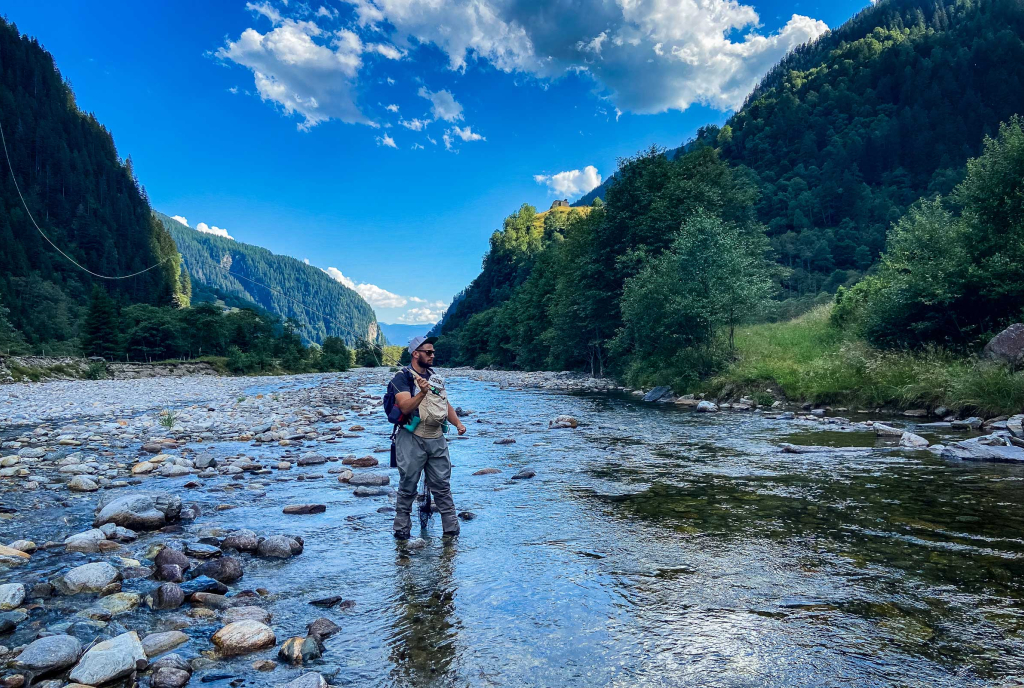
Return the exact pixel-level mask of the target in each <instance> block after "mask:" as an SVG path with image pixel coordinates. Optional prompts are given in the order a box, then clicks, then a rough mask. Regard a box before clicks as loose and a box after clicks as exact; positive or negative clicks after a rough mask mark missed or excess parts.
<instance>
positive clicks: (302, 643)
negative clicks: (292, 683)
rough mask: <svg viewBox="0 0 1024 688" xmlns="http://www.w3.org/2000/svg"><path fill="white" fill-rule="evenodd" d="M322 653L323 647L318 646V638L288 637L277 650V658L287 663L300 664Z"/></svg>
mask: <svg viewBox="0 0 1024 688" xmlns="http://www.w3.org/2000/svg"><path fill="white" fill-rule="evenodd" d="M322 655H323V648H322V647H321V646H320V641H319V639H317V638H314V637H310V636H306V637H305V638H300V637H295V638H289V639H288V640H286V641H284V643H283V644H282V645H281V649H280V650H278V651H277V656H278V658H279V659H281V661H283V662H287V663H289V664H302V663H304V662H308V661H309V660H311V659H317V658H319V657H321V656H322Z"/></svg>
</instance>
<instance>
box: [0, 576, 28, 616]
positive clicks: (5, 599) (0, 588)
mask: <svg viewBox="0 0 1024 688" xmlns="http://www.w3.org/2000/svg"><path fill="white" fill-rule="evenodd" d="M24 601H25V586H24V585H22V584H21V583H7V584H6V585H0V610H2V611H5V612H6V611H10V610H11V609H17V608H18V607H20V606H21V603H22V602H24Z"/></svg>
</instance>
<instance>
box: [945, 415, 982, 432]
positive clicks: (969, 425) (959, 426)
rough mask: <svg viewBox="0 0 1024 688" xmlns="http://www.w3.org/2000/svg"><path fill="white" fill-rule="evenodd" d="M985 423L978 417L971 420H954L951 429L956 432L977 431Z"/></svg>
mask: <svg viewBox="0 0 1024 688" xmlns="http://www.w3.org/2000/svg"><path fill="white" fill-rule="evenodd" d="M983 422H984V421H983V420H982V419H981V418H978V417H977V416H971V417H970V418H964V419H963V420H954V421H953V422H952V423H950V427H952V428H953V429H954V430H977V429H978V428H980V427H981V424H982V423H983Z"/></svg>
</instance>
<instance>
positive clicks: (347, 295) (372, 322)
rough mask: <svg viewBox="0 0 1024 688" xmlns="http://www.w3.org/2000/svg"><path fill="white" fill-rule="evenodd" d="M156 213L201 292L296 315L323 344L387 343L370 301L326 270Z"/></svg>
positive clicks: (305, 330) (313, 338)
mask: <svg viewBox="0 0 1024 688" xmlns="http://www.w3.org/2000/svg"><path fill="white" fill-rule="evenodd" d="M156 217H157V218H158V220H159V222H160V223H161V224H162V226H163V227H165V228H166V229H167V231H168V232H169V233H170V235H171V237H173V239H174V242H175V243H176V244H177V246H178V251H179V252H180V253H181V256H182V258H183V261H184V265H185V267H186V268H187V270H188V273H189V275H190V276H191V279H192V282H193V284H194V285H196V291H197V293H198V292H199V289H198V285H203V286H205V287H208V288H210V289H216V290H219V291H220V292H222V293H224V294H230V295H234V296H237V297H239V298H241V299H244V300H246V301H249V302H251V303H254V304H257V305H258V306H260V307H261V308H264V309H266V310H267V311H269V312H271V313H274V314H276V315H278V316H280V317H281V318H282V319H284V320H288V319H293V320H294V321H295V322H297V323H298V324H299V328H298V331H299V333H300V334H301V335H302V337H303V338H305V339H306V340H307V341H313V342H316V343H318V344H319V343H322V342H323V340H324V338H325V337H328V336H335V337H340V338H341V339H343V340H344V341H345V342H346V343H348V344H350V345H355V344H358V343H359V342H360V341H362V340H365V339H369V340H370V341H372V342H375V343H383V341H384V340H383V335H382V334H381V333H380V329H379V327H378V325H377V318H376V316H375V315H374V312H373V309H372V308H371V307H370V305H369V304H368V303H366V301H364V300H363V297H361V296H360V295H359V294H357V293H356V292H355V291H353V290H352V289H349V288H348V287H346V286H344V285H343V284H341V283H339V282H337V281H336V280H334V279H332V278H331V277H330V276H329V275H327V274H326V273H325V272H324V271H323V270H320V269H319V268H315V267H312V266H310V265H306V264H305V263H303V262H302V261H301V260H296V259H295V258H292V257H290V256H279V255H276V254H274V253H271V252H270V251H268V250H267V249H265V248H262V247H260V246H253V245H251V244H243V243H241V242H238V241H234V240H232V239H225V238H223V237H219V236H213V235H211V234H203V233H201V232H197V231H196V230H194V229H190V228H189V227H187V226H185V225H183V224H181V223H180V222H178V221H177V220H174V219H171V218H170V217H168V216H167V215H164V214H163V213H156ZM261 285H265V286H261ZM266 287H270V288H271V289H267V288H266ZM282 293H283V294H284V295H282Z"/></svg>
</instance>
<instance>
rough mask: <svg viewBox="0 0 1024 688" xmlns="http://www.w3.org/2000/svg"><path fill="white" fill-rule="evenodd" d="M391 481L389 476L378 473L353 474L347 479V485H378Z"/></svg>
mask: <svg viewBox="0 0 1024 688" xmlns="http://www.w3.org/2000/svg"><path fill="white" fill-rule="evenodd" d="M390 483H391V477H390V476H387V475H382V474H380V473H366V474H360V475H354V476H352V477H351V478H349V480H348V484H349V485H364V486H371V485H372V486H380V485H388V484H390Z"/></svg>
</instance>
